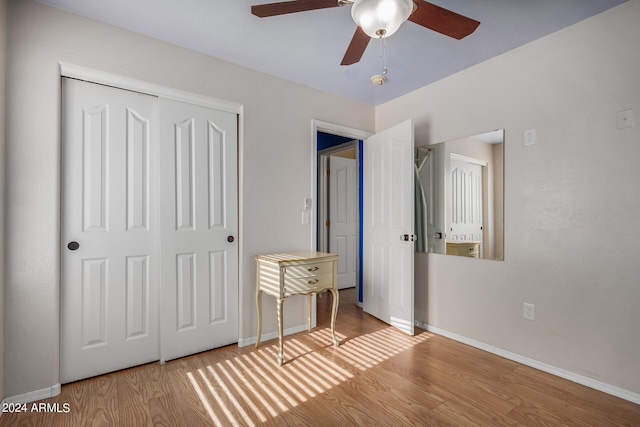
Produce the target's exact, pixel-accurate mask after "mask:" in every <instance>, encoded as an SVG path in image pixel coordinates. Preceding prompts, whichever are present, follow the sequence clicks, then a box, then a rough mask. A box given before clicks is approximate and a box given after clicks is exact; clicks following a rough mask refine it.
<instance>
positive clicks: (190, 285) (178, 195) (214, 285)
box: [160, 99, 238, 361]
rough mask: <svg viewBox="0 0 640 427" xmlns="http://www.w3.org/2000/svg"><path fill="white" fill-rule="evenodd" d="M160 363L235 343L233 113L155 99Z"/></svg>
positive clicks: (235, 253) (235, 186)
mask: <svg viewBox="0 0 640 427" xmlns="http://www.w3.org/2000/svg"><path fill="white" fill-rule="evenodd" d="M160 123H161V125H160V134H161V147H162V148H161V178H160V188H161V193H162V194H161V209H162V220H161V222H162V225H161V229H162V233H161V236H162V237H161V248H162V249H161V251H162V267H161V271H162V279H161V281H162V297H161V331H162V332H161V359H162V360H164V361H166V360H170V359H174V358H177V357H181V356H184V355H187V354H192V353H195V352H199V351H203V350H207V349H211V348H214V347H219V346H223V345H226V344H230V343H235V342H237V340H238V276H237V274H238V246H237V245H238V244H237V234H238V218H237V216H238V211H237V205H238V201H237V139H238V133H237V127H238V125H237V115H236V114H234V113H229V112H224V111H220V110H215V109H211V108H206V107H201V106H196V105H191V104H185V103H183V102H179V101H173V100H166V99H160Z"/></svg>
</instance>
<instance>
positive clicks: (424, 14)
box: [409, 0, 480, 40]
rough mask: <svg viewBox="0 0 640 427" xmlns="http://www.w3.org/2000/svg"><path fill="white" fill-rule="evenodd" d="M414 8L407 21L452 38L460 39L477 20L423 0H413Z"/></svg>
mask: <svg viewBox="0 0 640 427" xmlns="http://www.w3.org/2000/svg"><path fill="white" fill-rule="evenodd" d="M413 3H414V4H415V5H416V6H417V7H416V10H415V11H414V12H413V13H412V14H411V15H410V16H409V21H411V22H415V23H416V24H418V25H422V26H423V27H425V28H429V29H430V30H433V31H437V32H439V33H440V34H444V35H445V36H449V37H453V38H454V39H458V40H460V39H462V38H464V37H466V36H468V35H469V34H471V33H473V32H474V31H475V30H476V28H478V25H480V22H479V21H476V20H475V19H471V18H467V17H466V16H462V15H459V14H457V13H455V12H452V11H450V10H447V9H444V8H442V7H440V6H436V5H435V4H431V3H428V2H426V1H424V0H413Z"/></svg>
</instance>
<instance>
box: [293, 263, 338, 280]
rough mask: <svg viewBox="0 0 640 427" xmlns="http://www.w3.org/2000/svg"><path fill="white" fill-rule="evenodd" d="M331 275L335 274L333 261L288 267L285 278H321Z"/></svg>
mask: <svg viewBox="0 0 640 427" xmlns="http://www.w3.org/2000/svg"><path fill="white" fill-rule="evenodd" d="M330 273H333V263H332V262H331V261H327V262H315V263H309V264H300V265H290V266H287V267H286V271H285V273H284V277H285V278H287V277H306V276H320V275H323V274H330Z"/></svg>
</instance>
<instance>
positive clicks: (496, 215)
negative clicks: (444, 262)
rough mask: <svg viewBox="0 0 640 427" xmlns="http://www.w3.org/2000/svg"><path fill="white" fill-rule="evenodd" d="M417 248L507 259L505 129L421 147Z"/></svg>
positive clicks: (417, 161)
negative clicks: (505, 251) (505, 233)
mask: <svg viewBox="0 0 640 427" xmlns="http://www.w3.org/2000/svg"><path fill="white" fill-rule="evenodd" d="M415 154H416V155H415V164H414V171H415V177H416V185H415V210H416V211H415V219H416V224H415V234H416V251H418V252H431V253H438V254H447V255H458V256H465V257H471V258H483V259H494V260H503V259H504V234H503V233H504V218H503V213H504V130H503V129H500V130H497V131H493V132H487V133H483V134H479V135H474V136H471V137H467V138H461V139H457V140H454V141H448V142H445V143H440V144H434V145H429V146H422V147H417V148H416V153H415Z"/></svg>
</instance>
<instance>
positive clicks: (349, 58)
mask: <svg viewBox="0 0 640 427" xmlns="http://www.w3.org/2000/svg"><path fill="white" fill-rule="evenodd" d="M369 40H371V37H369V36H368V35H367V34H366V33H365V32H364V31H363V30H362V28H360V27H358V28H356V32H355V33H354V34H353V38H352V39H351V43H349V47H348V48H347V51H346V52H345V54H344V58H342V62H341V63H340V65H351V64H355V63H356V62H358V61H360V58H362V55H363V54H364V50H365V49H366V48H367V45H368V44H369Z"/></svg>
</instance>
